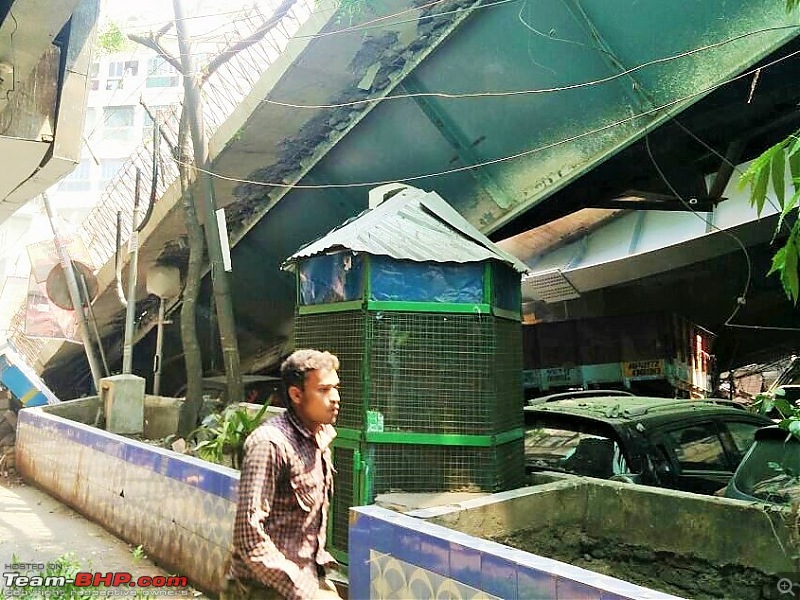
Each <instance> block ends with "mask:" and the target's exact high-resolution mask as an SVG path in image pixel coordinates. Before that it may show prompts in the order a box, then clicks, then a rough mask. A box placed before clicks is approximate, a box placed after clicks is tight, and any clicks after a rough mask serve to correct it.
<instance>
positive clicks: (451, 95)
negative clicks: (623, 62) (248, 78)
mask: <svg viewBox="0 0 800 600" xmlns="http://www.w3.org/2000/svg"><path fill="white" fill-rule="evenodd" d="M798 28H800V25H787V26H780V27H767V28H763V29H756V30H753V31H748V32H745V33H742V34H739V35H737V36H734V37H732V38H727V39H725V40H721V41H719V42H714V43H713V44H706V45H704V46H699V47H697V48H693V49H691V50H686V51H684V52H680V53H678V54H673V55H671V56H665V57H661V58H656V59H653V60H650V61H647V62H644V63H641V64H639V65H636V66H634V67H630V68H628V69H625V70H623V71H620V72H618V73H614V74H613V75H609V76H607V77H601V78H600V79H594V80H590V81H583V82H579V83H573V84H569V85H564V86H554V87H547V88H534V89H525V90H506V91H492V92H415V93H406V94H393V95H391V96H384V97H381V98H363V99H361V100H353V101H350V102H337V103H331V104H297V103H293V102H283V101H280V100H272V99H269V98H264V99H262V100H261V102H264V103H266V104H274V105H277V106H285V107H287V108H303V109H324V108H348V107H353V106H360V105H362V104H371V103H378V102H385V101H387V100H402V99H408V98H420V97H429V98H442V99H445V100H460V99H465V98H484V97H489V98H494V97H504V96H525V95H535V94H551V93H554V92H566V91H570V90H576V89H581V88H585V87H592V86H596V85H602V84H604V83H609V82H611V81H614V80H616V79H619V78H621V77H624V76H626V75H630V74H631V73H635V72H637V71H640V70H642V69H644V68H646V67H651V66H653V65H657V64H662V63H667V62H670V61H673V60H678V59H680V58H686V57H687V56H692V55H694V54H698V53H700V52H705V51H706V50H712V49H715V48H719V47H722V46H725V45H727V44H730V43H732V42H735V41H738V40H740V39H743V38H745V37H749V36H752V35H757V34H761V33H769V32H772V31H776V30H785V29H798ZM773 64H774V62H772V63H769V64H767V65H765V66H764V67H763V68H766V67H769V66H772V65H773ZM756 70H759V69H756ZM752 72H754V71H749V72H748V75H749V74H751V73H752ZM712 89H713V88H712Z"/></svg>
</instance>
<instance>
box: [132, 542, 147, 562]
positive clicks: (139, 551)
mask: <svg viewBox="0 0 800 600" xmlns="http://www.w3.org/2000/svg"><path fill="white" fill-rule="evenodd" d="M131 556H133V560H135V561H136V562H139V561H140V560H142V559H143V558H145V553H144V548H143V547H142V545H141V544H139V545H138V546H136V547H135V548H132V549H131Z"/></svg>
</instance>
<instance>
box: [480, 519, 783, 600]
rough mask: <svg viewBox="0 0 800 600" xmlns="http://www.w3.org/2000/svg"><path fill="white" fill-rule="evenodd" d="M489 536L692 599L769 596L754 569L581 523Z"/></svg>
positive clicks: (770, 585)
mask: <svg viewBox="0 0 800 600" xmlns="http://www.w3.org/2000/svg"><path fill="white" fill-rule="evenodd" d="M493 541H496V542H499V543H501V544H505V545H507V546H512V547H514V548H517V549H519V550H525V551H526V552H532V553H533V554H538V555H540V556H546V557H548V558H554V559H556V560H560V561H563V562H566V563H569V564H572V565H575V566H578V567H582V568H584V569H589V570H591V571H595V572H598V573H603V574H605V575H610V576H611V577H616V578H618V579H623V580H625V581H629V582H631V583H635V584H637V585H641V586H644V587H647V588H650V589H654V590H659V591H662V592H666V593H668V594H673V595H676V596H681V597H683V598H694V599H696V600H717V599H719V598H730V599H735V600H761V599H763V598H774V597H776V594H775V592H774V590H775V584H776V581H775V579H774V578H773V577H770V576H768V575H766V574H764V573H761V572H760V571H756V570H755V569H748V568H745V567H739V566H723V567H720V566H717V565H713V564H711V563H709V562H707V561H704V560H701V559H698V558H696V557H688V556H679V555H676V554H672V553H668V552H653V551H651V550H649V549H647V548H642V547H638V546H630V545H625V544H619V543H617V542H613V541H609V540H603V539H598V538H593V537H591V536H589V535H587V534H586V532H584V531H583V530H582V529H580V528H577V527H575V528H567V529H563V530H561V531H545V532H536V531H530V530H529V531H519V532H516V533H514V534H512V535H509V536H506V537H500V538H495V539H494V540H493Z"/></svg>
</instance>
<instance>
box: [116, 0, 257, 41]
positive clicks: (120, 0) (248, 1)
mask: <svg viewBox="0 0 800 600" xmlns="http://www.w3.org/2000/svg"><path fill="white" fill-rule="evenodd" d="M182 1H183V9H184V13H185V14H186V15H187V16H191V17H192V18H191V19H190V20H188V21H187V26H188V27H189V30H190V32H191V33H197V34H202V33H203V30H204V29H206V28H207V27H210V26H211V27H217V26H219V23H220V19H225V17H226V16H227V15H228V13H230V12H232V11H238V10H241V9H243V8H245V7H249V6H253V5H259V6H260V7H261V9H262V10H263V11H265V12H266V9H267V7H268V6H271V5H273V2H271V1H269V0H182ZM100 10H101V21H104V20H106V19H109V20H111V21H113V22H115V23H116V24H117V25H119V27H120V28H121V29H122V30H123V31H125V32H128V31H129V30H134V29H135V30H140V31H142V30H143V31H150V30H156V29H158V28H159V27H160V26H161V25H162V24H164V23H166V22H167V21H169V20H171V19H172V17H173V6H172V1H171V0H133V1H132V0H102V2H101V9H100ZM198 15H203V16H206V15H207V16H208V18H205V19H201V18H196V17H197V16H198Z"/></svg>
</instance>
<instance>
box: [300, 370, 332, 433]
mask: <svg viewBox="0 0 800 600" xmlns="http://www.w3.org/2000/svg"><path fill="white" fill-rule="evenodd" d="M289 396H290V397H291V399H292V404H293V405H294V409H295V412H296V413H297V416H298V417H300V419H302V420H303V422H304V423H305V424H306V425H310V426H312V427H313V426H316V425H323V424H331V425H333V424H334V423H336V417H337V416H338V415H339V375H338V374H337V373H336V371H334V370H333V369H317V370H315V371H309V372H308V373H306V380H305V385H304V386H303V389H300V388H299V387H296V386H292V387H290V388H289Z"/></svg>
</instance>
